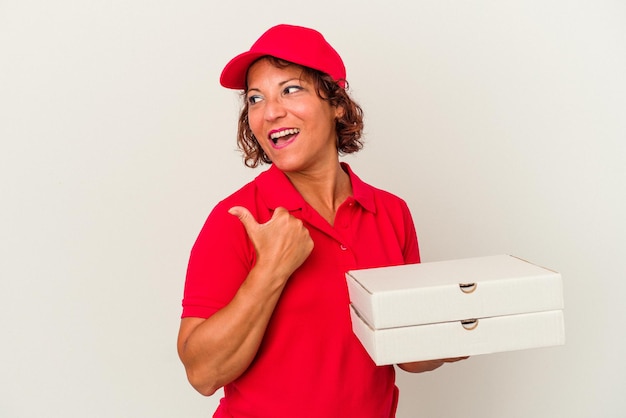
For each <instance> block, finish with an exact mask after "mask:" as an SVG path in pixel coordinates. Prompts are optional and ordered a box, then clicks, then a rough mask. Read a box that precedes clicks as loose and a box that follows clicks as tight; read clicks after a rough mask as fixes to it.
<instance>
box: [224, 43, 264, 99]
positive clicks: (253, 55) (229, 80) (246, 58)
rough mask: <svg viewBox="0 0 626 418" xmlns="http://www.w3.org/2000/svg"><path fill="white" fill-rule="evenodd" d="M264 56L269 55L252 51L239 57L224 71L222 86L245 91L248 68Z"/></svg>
mask: <svg viewBox="0 0 626 418" xmlns="http://www.w3.org/2000/svg"><path fill="white" fill-rule="evenodd" d="M264 55H267V54H264V53H261V52H250V51H247V52H244V53H242V54H239V55H237V56H236V57H235V58H233V59H232V60H230V61H229V62H228V64H226V66H225V67H224V69H223V70H222V74H221V75H220V84H221V85H222V86H224V87H226V88H227V89H235V90H245V88H246V75H247V73H248V68H249V67H250V65H251V64H252V63H253V62H254V61H256V60H257V59H259V58H261V57H262V56H264Z"/></svg>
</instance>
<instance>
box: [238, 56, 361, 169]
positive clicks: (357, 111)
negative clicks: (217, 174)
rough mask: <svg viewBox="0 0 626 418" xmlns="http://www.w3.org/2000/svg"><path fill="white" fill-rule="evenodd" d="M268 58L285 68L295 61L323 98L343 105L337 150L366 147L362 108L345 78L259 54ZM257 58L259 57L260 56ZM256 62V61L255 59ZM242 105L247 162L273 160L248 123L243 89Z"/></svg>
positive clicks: (337, 126) (240, 133)
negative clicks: (352, 96)
mask: <svg viewBox="0 0 626 418" xmlns="http://www.w3.org/2000/svg"><path fill="white" fill-rule="evenodd" d="M261 59H267V60H268V61H269V62H270V63H271V64H272V65H274V66H275V67H278V68H285V67H288V66H290V65H295V66H297V67H300V68H302V76H303V77H304V78H308V79H310V80H311V81H312V82H313V85H314V86H315V92H316V93H317V95H318V97H320V98H321V99H322V100H326V101H327V102H328V103H329V104H330V105H331V106H336V107H341V108H342V109H343V115H342V116H341V117H340V118H338V119H337V120H336V121H335V131H336V132H337V152H338V153H339V154H340V155H344V154H352V153H354V152H357V151H359V150H360V149H361V148H363V141H362V140H361V135H362V134H363V110H362V109H361V106H359V105H358V104H357V103H356V102H355V101H354V100H352V98H351V97H350V96H349V95H348V92H347V91H346V89H347V88H348V85H347V82H346V81H345V80H337V81H336V80H333V79H332V77H331V76H329V75H328V74H325V73H323V72H321V71H318V70H314V69H312V68H309V67H303V66H301V65H298V64H293V63H291V62H288V61H284V60H281V59H278V58H275V57H272V56H264V57H261V58H259V60H261ZM257 61H258V60H257ZM255 62H256V61H255ZM338 81H343V82H344V83H345V84H346V88H342V87H341V86H340V85H339V83H338ZM242 97H243V106H242V109H241V113H240V114H239V127H238V130H237V146H238V147H239V149H240V150H241V152H242V154H243V160H244V164H245V165H246V166H248V167H251V168H254V167H257V166H258V165H259V164H263V163H266V164H270V163H271V162H272V161H271V160H270V159H269V157H268V156H267V154H265V152H264V151H263V148H261V146H260V145H259V142H258V141H257V139H256V138H255V137H254V134H253V133H252V130H251V129H250V125H249V123H248V101H247V100H246V91H245V90H244V92H243V93H242Z"/></svg>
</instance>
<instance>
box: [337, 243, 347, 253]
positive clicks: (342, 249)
mask: <svg viewBox="0 0 626 418" xmlns="http://www.w3.org/2000/svg"><path fill="white" fill-rule="evenodd" d="M339 248H341V251H345V250H347V249H348V247H346V246H345V245H343V244H341V245H340V246H339Z"/></svg>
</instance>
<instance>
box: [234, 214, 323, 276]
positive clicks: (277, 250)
mask: <svg viewBox="0 0 626 418" xmlns="http://www.w3.org/2000/svg"><path fill="white" fill-rule="evenodd" d="M228 213H230V214H231V215H234V216H237V218H239V220H240V221H241V223H242V224H243V226H244V228H245V229H246V232H247V233H248V237H250V240H251V241H252V244H253V245H254V249H255V251H256V255H257V261H256V264H257V267H258V268H270V269H272V270H273V271H274V272H275V273H277V275H278V276H281V277H284V278H285V280H286V279H287V278H288V277H289V276H291V274H292V273H293V272H294V271H295V270H296V269H297V268H298V267H300V266H301V265H302V263H304V261H305V260H306V259H307V257H308V256H309V254H311V251H313V240H312V239H311V236H310V235H309V231H308V229H306V228H305V226H304V225H303V223H302V221H301V220H300V219H298V218H296V217H294V216H292V215H291V214H289V212H288V211H287V210H286V209H285V208H282V207H279V208H276V210H275V211H274V213H273V214H272V218H271V219H270V220H269V221H267V222H266V223H263V224H260V223H258V222H257V221H256V219H255V218H254V216H253V215H252V214H251V213H250V211H249V210H248V209H246V208H244V207H242V206H235V207H232V208H231V209H230V210H229V211H228Z"/></svg>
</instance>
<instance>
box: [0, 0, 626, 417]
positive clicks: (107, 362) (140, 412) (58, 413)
mask: <svg viewBox="0 0 626 418" xmlns="http://www.w3.org/2000/svg"><path fill="white" fill-rule="evenodd" d="M625 4H626V3H624V2H623V1H618V0H616V1H598V0H594V1H591V0H589V1H585V0H573V1H565V0H563V1H558V0H557V1H521V0H514V1H506V2H504V1H501V2H498V1H486V0H485V1H483V0H480V1H479V0H477V1H424V0H414V1H406V2H400V1H396V2H394V1H386V2H375V1H372V2H363V1H356V0H354V1H341V2H339V1H327V0H318V1H316V2H295V1H277V0H264V1H248V0H241V1H232V2H220V3H217V4H216V3H214V2H210V1H200V0H193V1H170V0H151V1H121V0H110V1H102V0H92V1H78V0H77V1H71V0H59V1H43V0H32V1H28V0H20V1H18V0H0V140H1V151H0V199H1V205H0V233H1V241H0V331H1V336H0V342H1V344H0V416H1V417H150V418H153V417H207V416H210V415H211V413H212V411H213V410H214V409H215V406H216V405H217V402H218V398H219V397H218V396H217V395H216V396H214V397H211V398H204V397H202V396H200V395H199V394H196V393H195V392H194V391H193V389H192V388H191V387H190V386H189V385H188V383H187V382H186V379H185V376H184V372H183V368H182V366H181V364H180V362H179V360H178V358H177V355H176V350H175V340H176V333H177V329H178V321H179V315H180V299H181V296H182V286H183V280H184V274H185V269H186V263H187V257H188V254H189V250H190V248H191V245H192V244H193V241H194V239H195V237H196V234H197V233H198V231H199V229H200V227H201V225H202V223H203V222H204V219H205V217H206V216H207V214H208V213H209V211H210V209H211V208H212V207H213V205H215V204H216V203H217V201H218V200H219V199H221V198H223V197H225V196H226V195H227V194H229V193H231V192H232V191H234V190H235V189H237V188H238V187H240V186H241V185H243V184H244V183H245V182H247V181H248V180H249V179H251V178H252V177H253V176H254V175H256V172H255V171H253V170H250V169H247V168H245V167H244V166H243V164H242V163H241V158H240V156H239V154H238V153H237V152H236V151H235V129H236V119H237V111H238V107H239V100H238V96H237V94H236V93H234V92H232V91H229V90H225V89H223V88H221V87H220V86H219V83H218V77H219V73H220V71H221V69H222V67H223V65H224V64H225V63H226V62H227V61H228V59H230V58H231V57H232V56H234V55H235V54H237V53H239V52H242V51H243V50H245V49H247V48H248V47H249V46H250V45H251V44H252V42H253V41H254V40H255V39H256V38H257V37H258V36H259V35H260V34H261V33H262V32H263V31H264V30H265V29H267V28H268V27H270V26H272V25H274V24H277V23H293V24H300V25H305V26H312V27H314V28H316V29H318V30H320V31H321V32H322V33H324V34H325V36H326V38H327V39H328V40H329V41H330V42H331V43H332V44H333V45H334V46H335V47H336V49H337V50H338V51H339V52H340V54H341V55H342V56H343V58H344V60H345V63H346V66H347V68H348V80H349V82H350V85H351V91H352V94H353V96H354V98H355V99H356V100H357V101H359V102H360V103H361V105H362V106H363V108H364V109H365V112H366V141H367V144H366V148H365V149H364V150H363V151H362V152H361V153H359V154H357V155H356V156H354V157H349V158H346V160H347V161H348V162H349V163H350V164H352V166H353V167H354V169H355V170H356V172H357V173H358V174H359V175H360V177H362V178H363V179H364V180H366V181H368V182H370V183H372V184H374V185H376V186H379V187H382V188H385V189H387V190H390V191H392V192H394V193H396V194H398V195H400V196H402V197H404V198H405V199H406V200H407V202H408V203H409V206H410V208H411V210H412V212H413V215H414V218H415V222H416V227H417V230H418V235H419V238H420V242H421V249H422V256H423V260H424V261H435V260H443V259H453V258H461V257H469V256H481V255H491V254H500V253H510V254H515V255H517V256H520V257H523V258H527V259H529V260H531V261H534V262H536V263H538V264H542V265H544V266H547V267H550V268H553V269H556V270H558V271H560V272H561V273H562V275H563V277H564V283H565V302H566V310H565V313H566V336H567V343H566V345H565V346H563V347H553V348H545V349H536V350H526V351H519V352H512V353H501V354H495V355H488V356H477V357H474V358H471V359H470V360H468V361H466V362H463V363H460V364H455V365H447V366H444V367H443V368H442V369H439V370H437V371H436V372H433V373H429V374H423V375H409V374H406V373H403V372H401V373H399V377H398V379H399V382H398V384H399V386H400V390H401V402H400V408H399V413H398V416H399V418H413V417H429V418H433V417H445V418H448V417H461V416H462V417H476V418H477V417H481V418H485V417H493V418H496V417H497V418H502V417H507V418H509V417H516V418H528V417H533V418H553V417H567V418H578V417H623V416H624V414H626V399H625V396H624V388H625V387H626V378H625V376H626V366H625V365H626V362H625V361H624V358H623V357H624V353H625V352H626V341H625V333H624V319H625V318H626V303H625V302H624V297H625V296H626V280H625V279H626V277H625V273H626V268H625V266H624V258H625V256H624V251H625V250H626V242H625V238H624V237H625V234H626V220H625V218H626V217H625V215H624V214H626V145H625V143H624V142H625V140H626V77H625V74H626V5H625ZM277 401H278V400H277Z"/></svg>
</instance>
